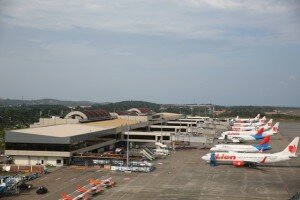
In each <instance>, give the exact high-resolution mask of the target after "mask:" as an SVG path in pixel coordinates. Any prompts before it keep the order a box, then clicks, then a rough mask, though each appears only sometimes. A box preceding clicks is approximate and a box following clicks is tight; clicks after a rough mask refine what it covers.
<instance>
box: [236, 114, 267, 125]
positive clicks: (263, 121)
mask: <svg viewBox="0 0 300 200" xmlns="http://www.w3.org/2000/svg"><path fill="white" fill-rule="evenodd" d="M266 120H267V118H266V116H264V117H263V118H261V119H260V120H259V121H258V122H248V123H245V122H241V123H237V122H234V123H233V126H261V125H263V124H264V123H265V122H266Z"/></svg>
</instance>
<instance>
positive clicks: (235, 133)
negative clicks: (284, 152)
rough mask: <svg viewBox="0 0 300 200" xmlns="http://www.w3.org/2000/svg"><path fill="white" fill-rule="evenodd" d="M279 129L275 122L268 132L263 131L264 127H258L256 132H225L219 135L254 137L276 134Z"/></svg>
mask: <svg viewBox="0 0 300 200" xmlns="http://www.w3.org/2000/svg"><path fill="white" fill-rule="evenodd" d="M278 128H279V122H276V124H275V125H274V126H273V127H272V128H271V129H270V130H268V131H266V130H265V127H260V128H259V129H258V130H252V131H225V132H223V133H222V134H221V136H225V135H235V136H236V135H255V134H256V133H268V132H272V133H273V134H274V133H277V132H278Z"/></svg>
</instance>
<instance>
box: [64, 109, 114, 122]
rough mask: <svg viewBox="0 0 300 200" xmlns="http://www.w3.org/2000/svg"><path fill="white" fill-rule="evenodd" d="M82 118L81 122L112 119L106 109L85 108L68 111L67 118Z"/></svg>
mask: <svg viewBox="0 0 300 200" xmlns="http://www.w3.org/2000/svg"><path fill="white" fill-rule="evenodd" d="M69 118H80V121H81V122H84V121H100V120H107V119H111V116H110V114H109V112H107V111H106V110H101V109H99V110H84V111H72V112H70V113H68V114H67V115H66V117H65V119H69Z"/></svg>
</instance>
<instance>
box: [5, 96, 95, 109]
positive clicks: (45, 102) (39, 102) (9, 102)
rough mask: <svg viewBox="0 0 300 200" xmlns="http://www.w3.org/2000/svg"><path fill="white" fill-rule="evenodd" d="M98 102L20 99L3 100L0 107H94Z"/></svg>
mask: <svg viewBox="0 0 300 200" xmlns="http://www.w3.org/2000/svg"><path fill="white" fill-rule="evenodd" d="M93 104H96V102H91V101H62V100H57V99H37V100H18V99H1V98H0V106H20V105H27V106H31V105H63V106H68V107H73V106H92V105H93Z"/></svg>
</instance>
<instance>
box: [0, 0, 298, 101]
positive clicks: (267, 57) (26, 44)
mask: <svg viewBox="0 0 300 200" xmlns="http://www.w3.org/2000/svg"><path fill="white" fill-rule="evenodd" d="M298 2H299V1H297V0H294V1H292V0H253V1H242V0H157V1H156V0H151V1H146V0H139V1H137V0H136V1H133V0H122V1H113V0H109V1H91V0H88V1H79V0H72V1H58V0H57V1H56V0H53V1H37V0H28V1H15V0H2V1H1V2H0V70H1V73H0V98H17V99H20V98H22V96H23V97H24V98H25V99H39V98H57V99H62V100H91V101H97V102H107V101H112V102H116V101H122V100H146V101H151V102H157V103H193V102H196V103H207V102H212V103H215V104H220V105H280V106H300V93H299V86H300V27H299V24H300V16H299V13H300V12H299V11H300V3H298Z"/></svg>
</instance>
